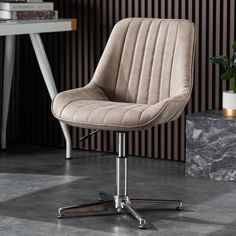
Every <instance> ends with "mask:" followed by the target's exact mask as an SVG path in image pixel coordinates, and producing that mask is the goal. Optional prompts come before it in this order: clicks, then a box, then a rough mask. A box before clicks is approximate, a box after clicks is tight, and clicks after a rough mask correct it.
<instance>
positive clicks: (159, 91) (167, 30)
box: [157, 23, 170, 101]
mask: <svg viewBox="0 0 236 236" xmlns="http://www.w3.org/2000/svg"><path fill="white" fill-rule="evenodd" d="M169 26H170V23H169V24H168V28H167V33H166V35H165V45H164V49H163V53H162V55H163V57H162V61H161V73H160V79H159V94H158V99H157V101H159V100H160V90H161V80H162V72H163V61H164V56H165V49H166V39H167V35H168V33H169Z"/></svg>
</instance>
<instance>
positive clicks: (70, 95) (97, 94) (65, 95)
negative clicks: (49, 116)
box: [52, 82, 108, 116]
mask: <svg viewBox="0 0 236 236" xmlns="http://www.w3.org/2000/svg"><path fill="white" fill-rule="evenodd" d="M79 100H101V101H108V97H107V96H106V94H105V93H104V92H103V90H102V89H101V88H100V87H98V86H97V85H96V84H95V83H91V82H90V83H89V84H87V85H86V86H85V87H82V88H77V89H71V90H67V91H63V92H61V93H58V94H57V95H56V96H55V98H54V99H53V101H52V112H53V114H54V115H56V116H60V113H61V112H62V111H63V109H64V107H66V106H67V105H68V104H70V103H72V102H75V101H79Z"/></svg>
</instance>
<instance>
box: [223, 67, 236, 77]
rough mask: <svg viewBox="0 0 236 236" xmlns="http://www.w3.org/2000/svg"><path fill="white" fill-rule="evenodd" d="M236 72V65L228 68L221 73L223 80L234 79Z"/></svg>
mask: <svg viewBox="0 0 236 236" xmlns="http://www.w3.org/2000/svg"><path fill="white" fill-rule="evenodd" d="M235 73H236V69H235V67H231V68H230V69H229V70H227V71H226V72H225V73H223V74H222V75H221V77H220V78H221V79H222V80H230V79H233V78H234V76H235Z"/></svg>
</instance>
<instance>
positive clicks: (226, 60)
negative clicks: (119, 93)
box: [210, 41, 236, 116]
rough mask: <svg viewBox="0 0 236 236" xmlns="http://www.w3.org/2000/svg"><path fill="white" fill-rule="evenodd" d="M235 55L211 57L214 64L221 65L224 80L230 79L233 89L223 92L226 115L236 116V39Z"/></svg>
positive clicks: (235, 44) (224, 112)
mask: <svg viewBox="0 0 236 236" xmlns="http://www.w3.org/2000/svg"><path fill="white" fill-rule="evenodd" d="M232 48H233V56H232V57H231V58H230V57H226V56H217V57H211V58H210V60H211V62H212V63H214V64H218V65H220V69H221V76H220V78H221V79H222V80H230V82H231V86H232V90H229V91H224V92H223V114H224V116H236V41H235V42H234V43H233V46H232Z"/></svg>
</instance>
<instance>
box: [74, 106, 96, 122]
mask: <svg viewBox="0 0 236 236" xmlns="http://www.w3.org/2000/svg"><path fill="white" fill-rule="evenodd" d="M94 104H96V102H93V103H92V104H91V103H90V104H88V103H86V104H83V105H82V106H81V107H79V108H77V109H76V111H75V113H74V114H73V116H72V120H74V118H75V115H76V114H77V113H78V111H79V112H81V109H82V110H83V109H84V108H85V107H86V106H88V105H89V106H91V105H94Z"/></svg>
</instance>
